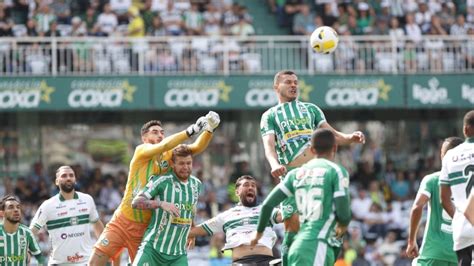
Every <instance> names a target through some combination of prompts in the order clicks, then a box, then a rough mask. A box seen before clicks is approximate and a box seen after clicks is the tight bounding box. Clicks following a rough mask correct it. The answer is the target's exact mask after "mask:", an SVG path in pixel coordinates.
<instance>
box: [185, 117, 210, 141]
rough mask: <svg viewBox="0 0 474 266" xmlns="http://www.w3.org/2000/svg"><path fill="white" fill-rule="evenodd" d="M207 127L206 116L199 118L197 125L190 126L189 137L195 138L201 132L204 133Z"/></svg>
mask: <svg viewBox="0 0 474 266" xmlns="http://www.w3.org/2000/svg"><path fill="white" fill-rule="evenodd" d="M206 126H207V118H206V117H205V116H201V117H199V118H198V120H197V121H196V123H194V124H192V125H190V126H189V127H188V128H187V129H186V133H187V134H188V137H191V136H194V135H196V134H198V133H199V132H201V131H202V129H203V128H205V127H206Z"/></svg>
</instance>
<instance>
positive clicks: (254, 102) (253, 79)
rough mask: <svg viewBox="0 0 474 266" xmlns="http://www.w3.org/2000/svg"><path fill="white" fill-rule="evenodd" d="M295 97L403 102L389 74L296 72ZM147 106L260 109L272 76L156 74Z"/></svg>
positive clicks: (271, 96) (335, 102)
mask: <svg viewBox="0 0 474 266" xmlns="http://www.w3.org/2000/svg"><path fill="white" fill-rule="evenodd" d="M298 82H299V84H298V87H299V90H300V99H301V100H302V101H307V102H313V103H315V104H317V105H318V106H320V107H329V108H331V107H334V108H336V107H345V108H367V107H374V108H389V107H401V106H403V104H404V93H403V79H402V78H401V77H394V76H364V77H361V76H344V77H340V76H299V80H298ZM154 84H156V86H155V88H156V89H155V90H154V97H153V99H154V100H153V105H154V106H155V107H156V108H159V109H161V108H166V109H169V108H171V109H174V108H176V109H183V108H185V109H202V108H204V109H207V108H209V107H212V108H214V109H262V108H268V107H270V106H273V105H275V104H277V102H278V100H277V98H276V95H275V92H274V90H273V77H272V76H242V77H199V78H196V77H157V78H155V79H154Z"/></svg>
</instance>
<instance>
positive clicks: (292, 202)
mask: <svg viewBox="0 0 474 266" xmlns="http://www.w3.org/2000/svg"><path fill="white" fill-rule="evenodd" d="M295 168H296V167H289V166H287V171H288V172H289V171H291V170H293V169H295ZM282 181H283V180H282ZM280 210H281V217H282V219H283V221H284V220H287V219H288V218H290V217H291V216H292V215H293V214H294V213H298V206H296V199H295V197H289V198H286V199H285V200H283V201H282V202H281V203H280Z"/></svg>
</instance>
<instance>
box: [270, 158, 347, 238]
mask: <svg viewBox="0 0 474 266" xmlns="http://www.w3.org/2000/svg"><path fill="white" fill-rule="evenodd" d="M277 188H278V189H280V190H281V191H282V192H283V193H285V194H286V195H287V196H288V197H292V196H294V197H295V200H296V205H297V207H298V214H299V217H300V224H301V228H300V231H299V232H298V236H297V237H301V238H302V239H308V240H309V239H311V240H313V239H320V240H323V241H325V242H326V243H328V244H329V245H330V246H336V247H338V246H340V245H341V244H342V243H341V241H340V240H338V239H336V238H335V227H336V215H335V211H336V206H335V201H334V199H335V198H337V197H347V198H349V191H348V188H349V174H348V172H347V170H346V169H345V168H344V167H342V166H340V165H338V164H336V163H333V162H331V161H329V160H326V159H313V160H311V161H309V162H307V163H306V164H304V165H303V166H301V167H299V168H296V169H294V170H292V171H290V172H289V173H288V174H287V175H286V177H285V178H284V180H283V182H282V183H280V184H278V186H277ZM347 201H348V202H349V199H348V200H347Z"/></svg>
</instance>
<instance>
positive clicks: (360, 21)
mask: <svg viewBox="0 0 474 266" xmlns="http://www.w3.org/2000/svg"><path fill="white" fill-rule="evenodd" d="M357 9H358V10H359V16H358V18H357V27H358V28H360V29H361V30H362V32H363V33H364V34H368V33H370V32H371V31H372V30H373V27H374V22H375V20H374V17H373V16H371V15H370V14H369V9H370V6H369V4H367V3H365V2H359V4H358V5H357Z"/></svg>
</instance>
